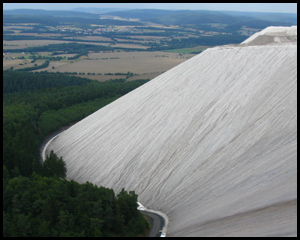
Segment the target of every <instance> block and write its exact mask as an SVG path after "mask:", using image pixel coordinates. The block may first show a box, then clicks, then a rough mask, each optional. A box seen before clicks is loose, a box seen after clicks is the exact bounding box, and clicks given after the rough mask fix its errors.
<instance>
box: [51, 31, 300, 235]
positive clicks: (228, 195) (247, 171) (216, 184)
mask: <svg viewBox="0 0 300 240" xmlns="http://www.w3.org/2000/svg"><path fill="white" fill-rule="evenodd" d="M296 90H297V27H296V26H295V27H290V28H282V27H279V28H277V27H270V28H267V29H265V30H263V31H261V32H260V33H258V34H255V35H254V36H252V37H250V38H249V39H248V40H246V41H245V42H243V43H242V44H240V45H234V46H220V47H214V48H211V49H208V50H206V51H204V52H203V53H201V54H199V55H197V56H195V57H193V58H191V59H189V60H187V61H185V62H184V63H182V64H180V65H178V66H176V67H174V68H173V69H171V70H169V71H167V72H165V73H164V74H162V75H160V76H158V77H156V78H155V79H153V80H152V81H150V82H148V83H146V84H144V85H143V86H141V87H139V88H138V89H136V90H134V91H132V92H130V93H128V94H127V95H125V96H123V97H121V98H119V99H118V100H116V101H114V102H113V103H111V104H109V105H108V106H106V107H104V108H102V109H100V110H99V111H97V112H95V113H93V114H91V115H90V116H88V117H86V118H85V119H83V120H82V121H80V122H78V123H77V124H75V125H74V126H72V127H71V128H69V129H68V130H66V131H64V132H63V133H61V134H60V135H59V136H58V137H57V138H55V139H54V140H53V141H52V142H51V143H50V144H49V146H48V148H47V152H49V151H51V150H54V152H55V153H57V154H58V155H59V156H62V157H63V159H64V160H65V162H66V165H67V169H68V172H67V177H68V179H74V180H76V181H78V182H82V183H84V182H86V181H89V182H92V183H94V184H97V185H101V186H105V187H109V188H113V189H114V190H115V191H116V192H118V191H120V190H121V189H122V188H125V190H128V191H129V190H134V191H135V192H136V193H137V194H138V195H139V199H138V200H139V202H141V203H142V204H143V205H145V206H146V207H147V208H151V209H156V210H159V211H161V212H164V213H166V214H167V215H168V217H169V220H170V223H169V227H168V232H167V235H168V236H200V237H202V236H296V235H297V92H296Z"/></svg>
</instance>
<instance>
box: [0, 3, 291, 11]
mask: <svg viewBox="0 0 300 240" xmlns="http://www.w3.org/2000/svg"><path fill="white" fill-rule="evenodd" d="M77 7H94V8H128V9H137V8H152V9H170V10H184V9H189V10H226V11H245V12H281V13H297V3H3V9H5V10H6V9H21V8H30V9H46V10H70V9H73V8H77Z"/></svg>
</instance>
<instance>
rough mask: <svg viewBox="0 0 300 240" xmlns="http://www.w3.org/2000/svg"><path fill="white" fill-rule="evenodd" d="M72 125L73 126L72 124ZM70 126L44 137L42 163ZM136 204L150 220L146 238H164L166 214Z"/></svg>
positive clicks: (41, 147)
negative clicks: (48, 151) (56, 139)
mask: <svg viewBox="0 0 300 240" xmlns="http://www.w3.org/2000/svg"><path fill="white" fill-rule="evenodd" d="M72 125H73V124H72ZM72 125H68V126H65V127H62V128H60V129H59V130H57V131H55V132H53V133H51V134H49V135H48V136H46V137H45V139H44V140H43V142H42V143H41V145H40V156H41V161H42V162H43V161H44V160H45V158H46V148H47V146H48V145H49V143H50V142H51V141H52V140H54V139H55V138H56V137H58V135H59V134H60V133H62V132H63V131H65V130H66V129H68V128H69V127H71V126H72ZM137 203H138V210H139V211H140V212H141V213H142V214H144V215H146V216H148V217H149V218H150V219H151V220H150V223H151V229H150V232H149V234H148V237H166V235H167V226H168V223H169V219H168V217H167V215H166V214H164V213H162V212H160V211H156V210H153V209H147V208H146V207H145V206H143V205H142V204H141V203H140V202H137Z"/></svg>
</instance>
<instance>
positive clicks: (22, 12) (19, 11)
mask: <svg viewBox="0 0 300 240" xmlns="http://www.w3.org/2000/svg"><path fill="white" fill-rule="evenodd" d="M3 15H27V16H54V17H80V18H94V19H97V18H99V16H98V15H96V14H92V13H87V12H76V11H63V10H62V11H55V10H43V9H13V10H3Z"/></svg>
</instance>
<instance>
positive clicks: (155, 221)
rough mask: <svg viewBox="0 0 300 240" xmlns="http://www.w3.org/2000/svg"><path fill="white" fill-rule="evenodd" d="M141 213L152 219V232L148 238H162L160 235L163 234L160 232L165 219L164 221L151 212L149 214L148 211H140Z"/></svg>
mask: <svg viewBox="0 0 300 240" xmlns="http://www.w3.org/2000/svg"><path fill="white" fill-rule="evenodd" d="M140 212H141V213H142V214H144V215H147V216H149V217H150V218H151V219H150V223H151V230H150V233H149V235H148V237H160V234H161V232H160V231H161V229H162V228H163V219H162V217H161V216H159V215H157V214H155V213H151V212H148V211H142V210H140Z"/></svg>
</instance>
